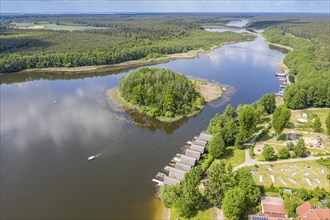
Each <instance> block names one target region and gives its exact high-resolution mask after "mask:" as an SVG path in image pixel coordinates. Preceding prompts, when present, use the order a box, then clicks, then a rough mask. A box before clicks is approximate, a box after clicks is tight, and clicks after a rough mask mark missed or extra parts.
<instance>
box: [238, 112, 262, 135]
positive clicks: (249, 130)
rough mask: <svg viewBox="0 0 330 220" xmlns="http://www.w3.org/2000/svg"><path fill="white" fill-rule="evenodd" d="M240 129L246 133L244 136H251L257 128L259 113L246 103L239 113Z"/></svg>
mask: <svg viewBox="0 0 330 220" xmlns="http://www.w3.org/2000/svg"><path fill="white" fill-rule="evenodd" d="M238 121H239V126H240V130H241V131H242V132H243V134H244V138H245V139H246V138H249V137H250V136H251V135H252V134H253V132H254V131H255V129H256V125H257V115H256V114H255V110H254V108H253V106H251V105H244V106H243V108H242V110H241V111H240V113H239V115H238Z"/></svg>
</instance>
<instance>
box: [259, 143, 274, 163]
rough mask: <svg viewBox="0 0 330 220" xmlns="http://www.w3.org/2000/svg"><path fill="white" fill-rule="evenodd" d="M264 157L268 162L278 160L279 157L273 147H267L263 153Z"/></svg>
mask: <svg viewBox="0 0 330 220" xmlns="http://www.w3.org/2000/svg"><path fill="white" fill-rule="evenodd" d="M262 156H263V157H264V158H265V160H267V161H271V160H276V159H277V156H276V155H275V151H274V148H273V147H271V146H266V147H265V148H264V150H263V151H262Z"/></svg>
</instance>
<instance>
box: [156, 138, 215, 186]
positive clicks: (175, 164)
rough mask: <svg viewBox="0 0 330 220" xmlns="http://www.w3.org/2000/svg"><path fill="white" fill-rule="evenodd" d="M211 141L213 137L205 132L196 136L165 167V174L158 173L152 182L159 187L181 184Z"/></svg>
mask: <svg viewBox="0 0 330 220" xmlns="http://www.w3.org/2000/svg"><path fill="white" fill-rule="evenodd" d="M211 139H212V135H209V134H206V133H203V132H202V133H200V135H199V136H195V137H194V138H193V140H190V141H188V142H187V144H188V145H185V146H183V147H182V148H181V149H182V153H177V154H176V155H175V156H174V157H173V159H172V160H171V162H170V164H169V165H167V166H165V167H164V169H163V172H159V173H157V175H156V176H155V178H153V179H152V181H153V182H154V183H156V184H157V185H158V186H164V185H165V186H166V185H175V184H178V183H180V182H181V180H183V178H184V175H185V174H186V173H187V172H189V171H190V170H191V169H192V167H194V166H195V165H196V161H198V160H200V158H201V156H202V154H203V153H204V152H205V147H206V145H207V143H208V142H209V141H210V140H211Z"/></svg>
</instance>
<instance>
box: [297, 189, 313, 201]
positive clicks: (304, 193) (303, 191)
mask: <svg viewBox="0 0 330 220" xmlns="http://www.w3.org/2000/svg"><path fill="white" fill-rule="evenodd" d="M297 196H298V197H299V198H301V199H302V200H304V201H307V200H309V199H310V198H311V195H310V193H309V192H308V191H307V190H306V189H304V188H301V189H298V190H297Z"/></svg>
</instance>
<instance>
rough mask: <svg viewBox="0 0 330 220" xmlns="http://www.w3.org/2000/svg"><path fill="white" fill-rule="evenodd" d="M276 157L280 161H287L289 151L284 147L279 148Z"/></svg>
mask: <svg viewBox="0 0 330 220" xmlns="http://www.w3.org/2000/svg"><path fill="white" fill-rule="evenodd" d="M277 156H278V158H280V159H287V158H289V157H290V152H289V150H288V149H287V148H286V147H281V148H280V149H279V150H278V155H277Z"/></svg>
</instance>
